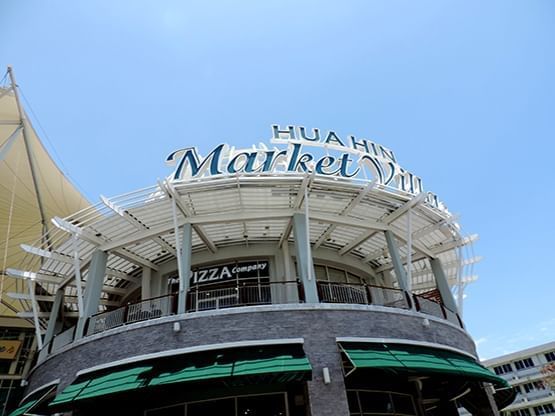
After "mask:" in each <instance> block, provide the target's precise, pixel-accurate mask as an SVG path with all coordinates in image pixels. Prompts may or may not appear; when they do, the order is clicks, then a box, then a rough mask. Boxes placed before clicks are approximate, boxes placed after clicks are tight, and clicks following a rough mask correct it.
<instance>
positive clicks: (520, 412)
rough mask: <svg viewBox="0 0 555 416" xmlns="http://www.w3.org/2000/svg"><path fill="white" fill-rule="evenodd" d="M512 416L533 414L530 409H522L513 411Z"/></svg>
mask: <svg viewBox="0 0 555 416" xmlns="http://www.w3.org/2000/svg"><path fill="white" fill-rule="evenodd" d="M511 416H532V414H531V413H530V409H520V410H514V411H512V412H511Z"/></svg>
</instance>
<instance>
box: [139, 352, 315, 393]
mask: <svg viewBox="0 0 555 416" xmlns="http://www.w3.org/2000/svg"><path fill="white" fill-rule="evenodd" d="M258 353H259V354H260V353H261V351H259V352H258ZM233 355H234V354H232V355H231V356H230V355H229V354H225V353H224V354H220V355H218V356H217V357H215V359H214V361H213V362H212V363H211V364H208V365H201V366H198V365H197V364H195V363H194V362H192V363H190V364H188V365H186V366H184V367H183V368H179V369H175V370H173V371H169V372H164V373H161V374H159V375H158V376H156V377H154V378H153V379H152V380H151V381H150V383H149V384H148V385H149V386H159V385H162V384H170V383H181V382H186V381H199V380H208V379H217V378H224V377H243V376H255V375H262V374H272V375H280V376H281V375H283V374H284V373H286V374H288V375H289V376H292V377H293V378H296V376H298V375H300V376H302V375H305V373H309V372H310V371H311V370H312V368H311V366H310V363H309V362H308V359H307V358H306V357H305V356H304V355H303V356H302V357H295V356H294V355H292V354H291V353H283V352H282V353H280V354H279V355H276V354H270V356H267V355H268V354H264V355H266V356H265V357H258V358H257V356H256V355H255V356H250V357H249V355H248V354H245V353H243V354H241V356H237V355H235V356H233Z"/></svg>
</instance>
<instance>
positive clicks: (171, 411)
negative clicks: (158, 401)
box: [146, 404, 185, 416]
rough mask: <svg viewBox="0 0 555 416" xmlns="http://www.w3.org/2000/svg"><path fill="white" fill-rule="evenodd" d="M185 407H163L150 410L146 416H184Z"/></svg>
mask: <svg viewBox="0 0 555 416" xmlns="http://www.w3.org/2000/svg"><path fill="white" fill-rule="evenodd" d="M184 415H185V406H184V405H182V404H180V405H177V406H170V407H163V408H161V409H154V410H148V411H147V412H146V416H184Z"/></svg>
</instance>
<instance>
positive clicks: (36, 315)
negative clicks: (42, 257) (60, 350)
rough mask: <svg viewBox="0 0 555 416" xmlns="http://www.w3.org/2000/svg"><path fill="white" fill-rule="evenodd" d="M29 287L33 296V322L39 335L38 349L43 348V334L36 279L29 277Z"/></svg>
mask: <svg viewBox="0 0 555 416" xmlns="http://www.w3.org/2000/svg"><path fill="white" fill-rule="evenodd" d="M27 287H28V288H29V295H30V296H31V305H32V307H33V322H34V323H35V335H36V337H37V346H38V349H39V350H41V349H42V335H41V333H40V322H39V307H38V305H37V298H36V296H35V281H34V280H31V279H27Z"/></svg>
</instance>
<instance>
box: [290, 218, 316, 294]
mask: <svg viewBox="0 0 555 416" xmlns="http://www.w3.org/2000/svg"><path fill="white" fill-rule="evenodd" d="M306 227H307V221H306V214H294V215H293V232H294V233H295V249H296V252H297V269H298V271H299V274H300V276H299V277H300V278H301V282H302V283H303V287H304V293H305V300H306V303H318V290H317V287H316V279H314V277H313V276H314V275H315V273H314V268H313V266H312V253H311V250H310V241H309V240H308V232H307V229H306ZM311 268H312V270H310V269H311Z"/></svg>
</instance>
